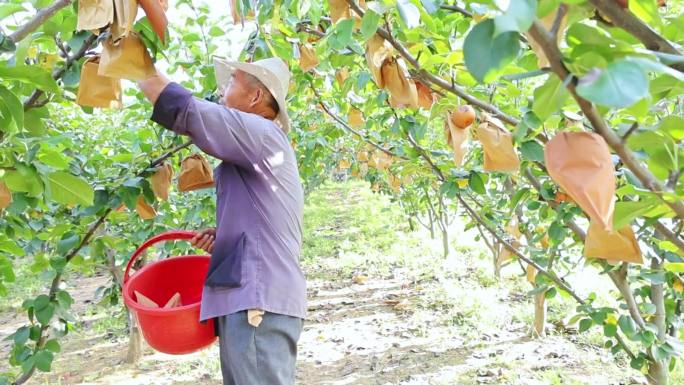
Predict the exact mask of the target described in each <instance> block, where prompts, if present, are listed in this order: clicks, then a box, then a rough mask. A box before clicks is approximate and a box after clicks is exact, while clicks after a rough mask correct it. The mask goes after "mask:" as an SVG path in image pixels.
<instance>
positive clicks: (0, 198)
mask: <svg viewBox="0 0 684 385" xmlns="http://www.w3.org/2000/svg"><path fill="white" fill-rule="evenodd" d="M10 203H12V192H11V191H10V190H9V188H7V185H6V184H5V182H3V181H0V210H1V209H4V208H7V206H9V205H10Z"/></svg>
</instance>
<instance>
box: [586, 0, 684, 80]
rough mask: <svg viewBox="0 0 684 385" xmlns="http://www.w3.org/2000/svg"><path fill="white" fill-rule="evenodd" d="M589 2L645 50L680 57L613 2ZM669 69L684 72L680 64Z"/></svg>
mask: <svg viewBox="0 0 684 385" xmlns="http://www.w3.org/2000/svg"><path fill="white" fill-rule="evenodd" d="M589 2H590V3H591V4H592V5H593V6H594V8H596V9H597V10H598V11H599V12H601V14H603V15H604V16H607V17H608V18H609V19H610V21H612V22H613V24H614V25H615V26H617V27H620V28H622V29H624V30H625V31H627V32H629V33H630V34H631V35H633V36H634V37H636V38H637V39H638V40H639V41H640V42H641V43H643V45H644V46H645V47H646V48H647V49H649V50H651V51H658V52H663V53H668V54H671V55H681V53H680V52H679V51H678V50H677V48H675V46H674V45H673V44H672V43H670V42H669V41H667V39H665V38H664V37H662V36H660V35H659V34H658V33H657V32H656V31H654V30H653V29H652V28H651V27H649V26H648V25H647V24H645V23H644V22H642V21H641V20H639V18H637V17H636V16H634V15H633V14H632V13H631V12H629V11H628V10H625V9H623V8H622V7H619V6H617V4H616V3H615V0H589ZM671 67H672V68H674V69H676V70H678V71H682V72H684V63H682V62H680V63H676V64H672V65H671Z"/></svg>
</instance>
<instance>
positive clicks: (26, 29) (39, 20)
mask: <svg viewBox="0 0 684 385" xmlns="http://www.w3.org/2000/svg"><path fill="white" fill-rule="evenodd" d="M69 4H71V0H57V1H55V2H54V3H52V5H50V6H47V7H45V8H41V9H40V10H38V12H37V13H36V14H35V15H34V16H33V18H31V20H29V21H28V22H27V23H26V24H24V25H22V26H20V27H19V28H17V29H16V30H15V31H14V32H13V33H12V34H11V35H9V38H10V40H12V41H13V42H15V43H18V42H19V41H21V40H23V39H24V38H25V37H26V36H28V34H30V33H31V32H33V31H35V30H36V29H38V28H39V27H40V26H41V25H43V23H45V22H46V21H47V20H48V19H49V18H51V17H52V15H54V14H55V13H57V11H59V10H60V9H62V8H65V7H66V6H67V5H69Z"/></svg>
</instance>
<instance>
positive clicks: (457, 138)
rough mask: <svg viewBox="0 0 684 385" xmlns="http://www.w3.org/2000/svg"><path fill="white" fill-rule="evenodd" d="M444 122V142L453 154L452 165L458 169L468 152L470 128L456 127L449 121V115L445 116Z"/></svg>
mask: <svg viewBox="0 0 684 385" xmlns="http://www.w3.org/2000/svg"><path fill="white" fill-rule="evenodd" d="M445 120H446V123H444V133H445V135H446V141H447V144H448V145H449V146H450V147H451V149H452V151H453V152H454V164H455V165H456V167H460V166H461V164H462V163H463V158H464V157H465V155H466V153H467V152H468V131H469V130H470V128H469V127H466V128H458V127H456V126H455V125H454V123H453V121H452V120H451V115H450V114H447V116H446V119H445Z"/></svg>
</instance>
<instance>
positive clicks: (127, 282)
mask: <svg viewBox="0 0 684 385" xmlns="http://www.w3.org/2000/svg"><path fill="white" fill-rule="evenodd" d="M195 234H196V233H195V232H192V231H181V230H178V231H169V232H165V233H162V234H159V235H157V236H155V237H152V238H150V239H148V240H147V241H146V242H145V243H143V244H142V246H140V247H139V248H138V249H137V250H136V251H135V253H133V255H132V256H131V259H130V260H129V261H128V265H127V266H126V272H125V273H124V285H123V297H124V303H125V304H126V306H127V307H128V309H129V310H130V311H131V312H133V313H134V314H135V316H136V317H137V319H138V324H139V326H140V330H141V331H142V334H143V336H144V337H145V340H146V341H147V343H148V344H149V345H150V346H152V347H153V348H154V349H156V350H158V351H160V352H162V353H168V354H186V353H192V352H196V351H198V350H200V349H202V348H205V347H207V346H209V345H211V344H212V343H214V341H216V336H215V335H214V321H213V320H208V321H207V322H205V323H200V322H199V313H200V301H201V299H202V288H203V287H204V278H205V276H206V274H207V270H208V269H209V258H210V257H209V256H208V255H186V256H180V257H173V258H168V259H164V260H160V261H157V262H153V263H150V264H149V265H147V266H145V267H143V268H142V269H140V270H139V271H137V272H136V273H135V274H133V275H132V276H129V273H130V270H131V266H133V264H134V263H135V261H136V259H137V258H138V257H139V256H140V255H141V254H142V253H143V252H144V251H145V250H146V249H147V248H148V247H150V246H152V245H154V244H156V243H159V242H163V241H169V240H188V239H191V238H192V237H194V236H195ZM134 290H137V291H138V292H140V293H141V294H143V295H145V296H146V297H148V298H149V299H151V300H153V301H155V302H156V303H158V304H161V306H163V304H164V303H166V301H168V300H169V298H171V296H173V295H174V294H175V293H180V296H181V301H182V304H183V306H179V307H174V308H170V309H161V308H160V309H156V308H149V307H146V306H142V305H140V304H138V302H137V301H136V300H135V294H134V292H133V291H134Z"/></svg>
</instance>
